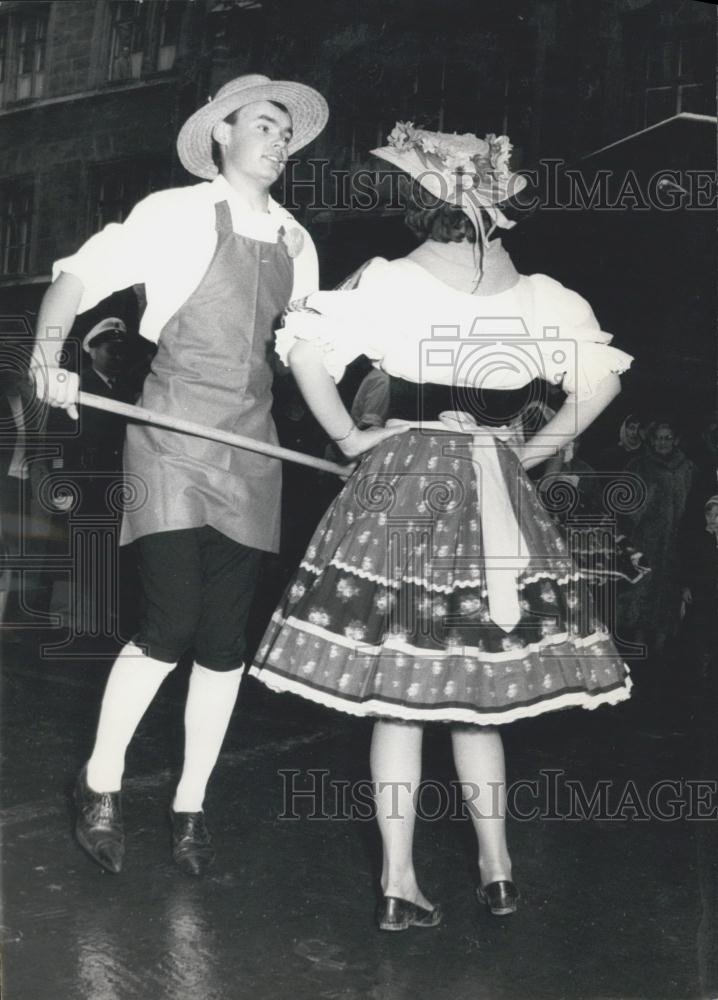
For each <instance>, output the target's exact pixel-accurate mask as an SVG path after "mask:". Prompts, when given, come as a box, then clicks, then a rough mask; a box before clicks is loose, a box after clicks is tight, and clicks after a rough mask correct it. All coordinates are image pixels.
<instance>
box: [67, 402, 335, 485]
mask: <svg viewBox="0 0 718 1000" xmlns="http://www.w3.org/2000/svg"><path fill="white" fill-rule="evenodd" d="M78 402H79V403H80V404H81V405H82V406H91V407H93V409H95V410H106V411H107V412H108V413H117V414H119V416H121V417H129V419H130V420H139V421H140V422H141V423H145V424H153V425H154V426H155V427H164V428H166V429H167V430H170V431H179V432H180V433H182V434H192V435H194V437H202V438H207V439H208V440H209V441H220V442H221V443H222V444H228V445H232V446H233V447H234V448H246V449H247V451H257V452H259V453H260V454H261V455H269V457H270V458H281V459H283V460H284V461H285V462H296V463H297V465H306V466H308V467H309V468H310V469H319V470H320V471H321V472H332V473H334V475H336V476H340V477H341V478H342V479H348V478H349V476H350V475H351V474H352V472H353V471H354V465H339V464H338V463H337V462H328V461H326V459H323V458H315V457H314V456H313V455H305V454H304V453H303V452H301V451H292V450H291V448H281V447H280V446H279V445H277V444H267V443H265V442H264V441H255V440H254V438H250V437H245V436H244V435H243V434H233V433H231V432H230V431H221V430H218V429H217V428H215V427H206V426H205V425H204V424H197V423H195V422H194V420H183V419H182V418H181V417H170V416H167V415H165V414H162V413H155V412H154V410H146V409H144V408H143V407H141V406H133V405H132V404H130V403H121V402H119V400H115V399H106V398H105V397H104V396H95V395H94V394H93V393H91V392H80V393H79V394H78Z"/></svg>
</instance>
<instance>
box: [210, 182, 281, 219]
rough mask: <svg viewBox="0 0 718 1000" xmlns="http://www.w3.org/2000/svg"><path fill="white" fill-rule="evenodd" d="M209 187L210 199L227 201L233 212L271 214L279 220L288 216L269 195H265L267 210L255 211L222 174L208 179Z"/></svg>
mask: <svg viewBox="0 0 718 1000" xmlns="http://www.w3.org/2000/svg"><path fill="white" fill-rule="evenodd" d="M210 187H211V188H212V200H213V201H215V202H217V201H227V202H229V204H230V207H231V208H232V210H233V212H241V213H245V212H248V213H250V214H251V215H255V216H256V215H272V216H276V217H277V218H278V219H280V220H284V219H286V218H287V217H288V216H289V213H288V212H287V210H286V208H282V206H281V205H279V204H277V202H276V201H275V200H274V198H272V196H271V195H267V211H266V212H257V211H256V210H255V209H252V208H250V207H249V206H248V205H247V202H246V201H245V200H244V198H243V197H242V196H241V194H239V193H238V192H237V191H235V190H234V188H233V187H232V185H231V184H230V183H229V181H228V180H227V178H226V177H225V176H224V175H223V174H217V176H216V177H215V178H214V180H213V181H210Z"/></svg>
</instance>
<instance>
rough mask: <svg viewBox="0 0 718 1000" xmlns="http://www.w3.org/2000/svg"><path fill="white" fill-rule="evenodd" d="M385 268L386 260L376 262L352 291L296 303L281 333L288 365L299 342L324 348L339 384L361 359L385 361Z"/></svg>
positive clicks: (281, 347)
mask: <svg viewBox="0 0 718 1000" xmlns="http://www.w3.org/2000/svg"><path fill="white" fill-rule="evenodd" d="M387 267H388V261H385V260H383V259H382V258H375V259H374V260H372V261H370V262H369V263H368V264H367V265H365V267H364V268H363V269H362V272H361V275H360V277H359V279H358V281H356V282H355V287H353V288H351V289H350V290H341V291H334V292H315V293H314V294H313V295H308V296H307V297H306V298H304V299H301V300H299V301H296V302H292V304H291V305H290V307H289V310H288V311H287V313H286V315H285V318H284V325H283V326H282V327H281V329H279V330H278V331H277V339H276V348H275V349H276V351H277V354H278V355H279V358H280V360H281V361H282V362H283V363H284V364H285V365H286V364H288V358H289V352H290V350H291V349H292V347H293V345H294V344H295V342H296V341H297V340H305V341H310V342H312V343H314V344H317V345H318V346H319V347H320V348H321V350H322V360H323V362H324V366H325V368H326V369H327V371H328V372H329V374H330V375H331V377H332V378H333V379H334V381H335V382H339V381H340V380H341V378H342V376H343V375H344V371H345V369H346V367H347V365H348V364H350V363H351V362H352V361H354V360H355V358H358V357H360V356H361V355H365V356H366V357H368V358H369V359H370V360H372V361H374V362H381V359H382V357H383V356H384V350H385V344H386V336H387V335H388V334H389V327H390V322H389V318H388V315H387V310H386V309H385V308H384V306H385V303H386V301H387V297H388V296H389V292H390V282H389V280H388V276H387V275H386V274H385V271H386V268H387Z"/></svg>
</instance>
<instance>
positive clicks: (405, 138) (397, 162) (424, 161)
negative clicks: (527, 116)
mask: <svg viewBox="0 0 718 1000" xmlns="http://www.w3.org/2000/svg"><path fill="white" fill-rule="evenodd" d="M512 148H513V147H512V145H511V142H510V141H509V138H508V136H506V135H499V136H496V135H493V134H492V135H487V136H486V137H485V138H484V139H480V138H479V137H478V136H477V135H474V134H473V133H472V132H465V133H464V134H462V135H458V134H456V133H448V132H430V131H429V130H428V129H418V128H414V125H413V123H412V122H397V123H396V125H395V127H394V129H393V131H392V132H391V133H390V135H389V136H388V138H387V145H386V146H380V147H379V148H377V149H372V150H371V152H372V153H373V154H374V156H379V157H381V159H383V160H387V161H388V162H389V163H392V164H393V165H394V166H395V167H400V168H401V169H402V170H405V171H406V172H407V173H408V174H410V175H411V176H412V177H413V178H414V179H415V180H416V181H418V182H419V184H421V186H422V187H423V188H425V189H426V190H427V191H429V192H430V193H431V194H432V195H434V197H435V198H439V199H441V200H442V201H446V202H448V203H449V204H451V205H458V206H459V207H460V208H462V209H463V210H464V211H465V212H466V213H467V215H469V217H470V218H471V219H472V221H475V224H477V226H478V227H480V228H481V230H482V232H481V236H482V238H484V239H485V234H484V233H483V224H482V223H481V220H480V212H479V209H483V210H484V211H485V212H486V214H487V215H488V216H489V218H490V219H491V221H492V223H493V225H494V226H499V227H500V228H502V229H511V228H512V227H513V226H514V225H515V223H513V222H509V220H508V219H507V218H506V216H505V215H504V214H503V212H502V211H501V210H500V209H499V208H497V207H496V206H497V205H498V204H499V203H500V202H502V201H506V200H507V199H508V198H511V197H513V196H514V195H516V194H518V193H519V191H522V190H523V189H524V188H525V187H526V178H525V177H521V175H520V174H514V173H512V172H511V170H510V169H509V158H510V156H511V150H512Z"/></svg>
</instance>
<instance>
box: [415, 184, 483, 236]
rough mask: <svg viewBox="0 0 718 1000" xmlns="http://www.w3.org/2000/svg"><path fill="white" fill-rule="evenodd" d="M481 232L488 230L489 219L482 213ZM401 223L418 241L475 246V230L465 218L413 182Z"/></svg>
mask: <svg viewBox="0 0 718 1000" xmlns="http://www.w3.org/2000/svg"><path fill="white" fill-rule="evenodd" d="M481 214H482V219H483V223H484V226H485V228H486V229H487V230H488V229H490V228H491V219H490V218H489V217H488V215H487V214H486V213H485V212H483V211H482V213H481ZM404 222H405V223H406V225H407V226H408V227H409V229H410V230H411V231H412V233H413V234H414V236H416V237H417V238H418V239H420V240H435V241H436V242H437V243H462V242H463V241H464V240H467V241H468V242H469V243H475V242H476V230H475V229H474V227H473V225H472V223H471V220H470V219H469V217H468V215H466V213H465V212H464V211H463V209H461V208H459V206H458V205H450V204H448V203H447V202H445V201H442V200H441V199H440V198H436V197H435V196H434V195H433V194H431V193H430V192H429V191H427V190H426V189H425V188H423V187H422V186H421V184H419V183H418V182H417V181H414V182H413V183H412V186H411V190H410V193H409V200H408V202H407V206H406V211H405V213H404Z"/></svg>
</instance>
